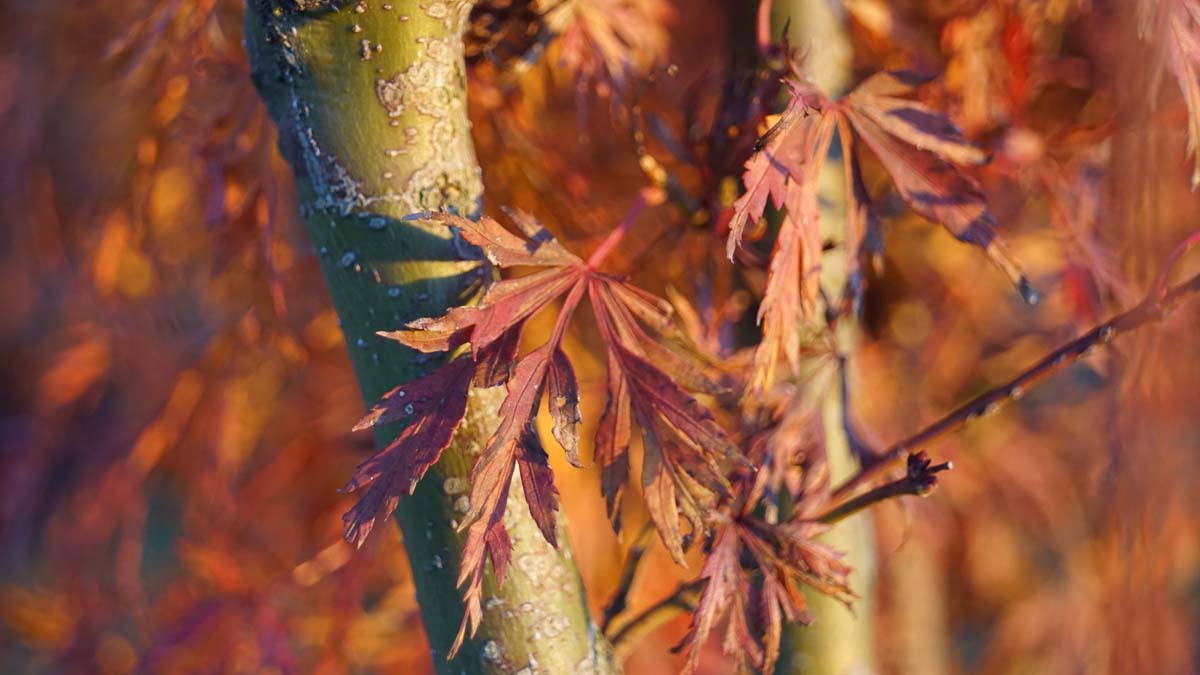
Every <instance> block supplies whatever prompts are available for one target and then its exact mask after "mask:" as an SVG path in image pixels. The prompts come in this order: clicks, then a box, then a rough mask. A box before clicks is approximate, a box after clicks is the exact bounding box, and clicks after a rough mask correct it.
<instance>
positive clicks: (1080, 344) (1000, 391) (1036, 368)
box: [832, 274, 1200, 500]
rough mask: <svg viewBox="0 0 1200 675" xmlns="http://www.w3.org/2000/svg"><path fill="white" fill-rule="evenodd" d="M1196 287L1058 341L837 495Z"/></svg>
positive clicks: (1199, 285)
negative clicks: (1022, 369) (1059, 343)
mask: <svg viewBox="0 0 1200 675" xmlns="http://www.w3.org/2000/svg"><path fill="white" fill-rule="evenodd" d="M1197 291H1200V274H1197V275H1196V276H1194V277H1192V278H1191V279H1189V280H1187V281H1185V282H1183V283H1181V284H1179V285H1177V286H1173V287H1171V288H1170V289H1169V290H1166V291H1165V292H1159V293H1155V294H1154V295H1156V296H1157V297H1149V298H1147V299H1146V300H1144V301H1142V303H1141V304H1139V305H1137V306H1136V307H1134V308H1133V309H1131V310H1129V311H1127V312H1125V313H1123V314H1118V315H1117V316H1115V317H1113V318H1112V319H1110V320H1108V321H1107V322H1105V323H1102V324H1100V325H1099V326H1096V327H1095V328H1093V329H1092V330H1090V331H1088V332H1087V333H1084V334H1083V335H1081V336H1080V337H1078V338H1076V339H1075V340H1073V341H1071V342H1069V343H1067V344H1065V345H1063V346H1062V347H1059V348H1058V349H1056V350H1054V351H1053V352H1051V353H1050V354H1049V355H1048V356H1046V357H1045V358H1043V359H1042V360H1041V361H1038V362H1037V363H1035V364H1034V365H1033V366H1032V367H1031V368H1029V369H1028V370H1026V371H1025V372H1023V373H1021V374H1020V375H1018V376H1016V377H1014V378H1013V379H1012V380H1009V381H1008V382H1006V383H1005V384H1002V385H1000V386H999V387H996V388H994V389H991V390H989V391H987V392H984V393H983V394H980V395H979V396H976V397H975V398H974V399H971V401H969V402H968V403H966V404H964V405H962V406H960V407H959V408H958V409H956V410H954V411H953V412H951V413H950V414H948V415H946V416H945V417H943V418H941V419H939V420H938V421H936V422H934V423H932V424H930V425H928V426H926V427H925V428H924V429H922V430H920V431H918V432H917V433H915V434H913V435H912V436H909V437H908V438H906V439H904V440H902V441H900V442H899V443H896V444H894V445H892V446H891V447H889V448H887V449H886V450H884V451H883V452H882V453H880V454H879V455H877V456H876V457H875V458H873V459H872V461H871V462H870V463H869V464H867V465H865V466H864V467H863V468H862V469H861V470H860V471H859V472H858V473H856V474H855V475H854V476H852V477H850V478H849V479H847V480H846V482H844V483H842V484H841V485H840V486H838V488H837V489H835V490H834V491H833V495H832V496H833V499H834V500H838V499H844V498H846V497H849V496H850V495H852V494H854V493H855V492H857V491H858V489H859V488H861V487H862V486H864V485H866V484H867V483H870V482H871V481H873V480H876V479H878V478H881V477H882V476H883V475H884V474H886V473H887V472H888V471H889V470H890V469H891V468H892V467H893V466H895V463H896V462H897V461H899V460H901V459H903V458H904V456H905V455H907V454H910V453H913V452H915V451H916V450H918V449H920V448H922V447H924V446H926V445H928V444H929V443H931V442H933V441H934V440H937V439H938V438H941V437H942V436H944V435H946V434H947V433H949V432H950V431H953V430H954V429H956V428H958V427H959V426H961V425H963V424H965V423H966V422H968V421H970V420H973V419H975V418H977V417H982V416H984V415H990V414H992V413H994V412H995V411H997V410H999V409H1000V407H1001V406H1003V405H1004V404H1006V403H1008V402H1009V401H1016V400H1018V399H1020V398H1021V397H1022V396H1024V394H1025V392H1027V391H1028V390H1029V387H1031V386H1033V385H1035V384H1037V383H1038V382H1040V381H1041V380H1043V379H1045V378H1046V377H1048V376H1050V375H1052V374H1054V373H1056V372H1058V371H1059V370H1062V369H1063V368H1065V367H1066V366H1068V365H1070V364H1072V363H1074V362H1075V361H1077V360H1079V358H1080V357H1082V356H1084V355H1086V354H1088V353H1090V352H1091V351H1092V349H1093V348H1095V347H1096V346H1097V345H1102V344H1107V343H1108V342H1110V341H1112V340H1113V338H1115V337H1117V336H1118V335H1122V334H1124V333H1127V332H1129V331H1132V330H1134V329H1136V328H1138V327H1140V326H1143V325H1145V324H1147V323H1150V322H1153V321H1159V320H1161V319H1162V318H1163V317H1165V316H1166V315H1167V313H1168V312H1170V310H1171V309H1173V308H1174V306H1175V305H1177V304H1179V302H1180V301H1181V300H1183V299H1184V298H1185V297H1186V296H1188V295H1189V294H1191V293H1195V292H1197Z"/></svg>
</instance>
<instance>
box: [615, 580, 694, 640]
mask: <svg viewBox="0 0 1200 675" xmlns="http://www.w3.org/2000/svg"><path fill="white" fill-rule="evenodd" d="M707 582H708V579H704V578H700V579H694V580H692V581H688V582H685V583H682V584H680V585H679V586H677V587H676V588H675V590H674V591H673V592H672V593H671V594H670V595H668V596H667V597H665V598H663V599H662V600H659V601H658V602H656V603H654V604H653V605H651V606H649V607H647V608H646V609H645V610H643V611H642V612H641V613H640V614H638V615H637V616H635V617H633V618H632V619H630V620H629V621H627V622H625V623H624V624H622V625H621V627H620V628H619V629H618V630H617V631H616V632H615V633H613V635H612V637H611V638H610V641H611V643H612V646H613V651H614V652H616V654H617V656H618V658H619V657H620V656H621V655H622V654H623V653H624V652H626V651H628V650H629V648H630V647H631V646H632V645H633V644H634V643H635V642H637V640H638V638H641V637H643V636H645V635H647V634H649V633H650V632H652V631H653V630H654V629H656V628H658V627H659V626H661V625H663V624H664V623H666V622H667V621H670V620H671V618H672V617H674V616H676V615H677V614H679V613H680V612H693V611H695V610H696V600H697V596H699V594H700V591H701V590H702V589H703V588H704V585H705V584H706V583H707Z"/></svg>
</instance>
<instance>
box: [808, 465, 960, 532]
mask: <svg viewBox="0 0 1200 675" xmlns="http://www.w3.org/2000/svg"><path fill="white" fill-rule="evenodd" d="M917 456H918V455H910V457H917ZM910 463H911V462H910ZM953 468H954V465H953V464H951V463H950V462H942V463H941V464H936V465H934V466H925V467H922V468H921V469H920V470H919V471H916V472H914V471H910V472H909V473H908V474H907V475H905V476H904V477H902V478H897V479H896V480H894V481H892V482H890V483H884V484H883V485H880V486H879V487H877V488H873V489H871V490H868V491H866V492H864V493H862V494H861V495H858V496H857V497H853V498H851V499H849V500H847V501H845V502H842V503H841V504H838V505H836V506H834V507H832V508H830V509H829V510H828V511H826V512H825V513H823V514H821V515H819V516H817V517H816V518H814V519H813V520H814V521H816V522H819V523H824V524H826V525H833V524H834V523H836V522H838V521H840V520H842V519H844V518H846V517H848V516H852V515H854V514H855V513H858V512H859V511H862V510H863V509H866V508H870V507H872V506H874V505H876V504H878V503H879V502H882V501H884V500H885V499H892V498H894V497H902V496H905V495H911V496H914V497H925V496H927V495H929V493H930V492H932V491H933V488H934V487H935V486H936V485H937V482H936V479H935V478H934V477H933V476H934V474H937V473H941V472H942V471H947V470H949V469H953Z"/></svg>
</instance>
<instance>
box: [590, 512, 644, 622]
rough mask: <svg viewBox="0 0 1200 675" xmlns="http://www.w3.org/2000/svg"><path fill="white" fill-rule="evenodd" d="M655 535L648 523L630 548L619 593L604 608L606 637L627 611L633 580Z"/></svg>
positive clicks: (622, 572)
mask: <svg viewBox="0 0 1200 675" xmlns="http://www.w3.org/2000/svg"><path fill="white" fill-rule="evenodd" d="M653 533H654V526H653V524H652V523H650V522H647V523H646V524H645V525H644V526H643V527H642V531H641V532H639V533H638V536H637V539H634V540H633V545H632V546H630V547H629V554H628V555H627V556H626V558H625V565H624V566H623V567H622V569H621V580H620V582H618V584H617V591H616V592H615V593H614V594H613V597H612V599H611V600H609V601H608V604H607V605H605V606H604V618H602V619H601V620H600V630H602V631H604V634H605V635H608V634H609V632H610V631H609V629H610V628H612V621H613V619H615V618H616V617H617V615H619V614H620V613H621V612H624V611H625V608H626V607H627V605H628V600H629V591H630V590H632V588H633V579H634V577H635V576H637V570H638V565H639V564H640V563H641V562H642V557H643V556H644V555H646V550H647V548H649V546H648V545H649V543H650V541H651V539H650V535H652V534H653Z"/></svg>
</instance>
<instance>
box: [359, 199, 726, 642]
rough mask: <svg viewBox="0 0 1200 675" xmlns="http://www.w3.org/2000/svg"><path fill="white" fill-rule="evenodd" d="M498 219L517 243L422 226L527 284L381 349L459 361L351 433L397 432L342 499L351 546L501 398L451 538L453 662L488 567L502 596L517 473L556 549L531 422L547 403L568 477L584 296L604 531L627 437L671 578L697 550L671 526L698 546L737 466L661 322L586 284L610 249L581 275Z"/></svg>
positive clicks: (547, 484)
mask: <svg viewBox="0 0 1200 675" xmlns="http://www.w3.org/2000/svg"><path fill="white" fill-rule="evenodd" d="M509 215H510V217H511V219H512V220H513V222H514V223H515V224H516V225H517V226H518V228H520V230H521V231H522V233H523V234H524V235H525V237H526V238H525V239H522V238H521V237H518V236H516V235H515V234H513V233H511V232H509V231H508V230H506V229H504V228H503V227H502V226H501V225H500V224H499V223H497V222H496V221H495V220H492V219H491V218H487V217H484V218H482V219H481V220H480V221H479V222H474V221H471V220H468V219H465V218H461V217H459V216H455V215H451V214H446V213H435V214H427V215H425V216H423V217H424V218H427V219H428V220H431V221H435V222H441V223H444V224H446V225H448V226H451V227H454V228H455V229H456V230H457V231H458V232H460V233H461V235H462V236H463V238H464V239H466V240H467V241H468V242H470V243H472V244H474V245H476V246H479V247H480V248H482V249H483V250H484V252H485V254H486V255H487V257H488V259H489V261H490V262H491V263H492V264H494V265H496V266H498V267H501V268H512V267H526V268H538V271H536V272H533V273H531V274H527V275H525V276H520V277H516V278H511V279H506V280H503V281H499V282H497V283H495V284H493V285H492V286H491V287H490V288H488V290H487V291H486V292H485V293H484V295H483V298H482V299H481V301H480V302H479V304H478V305H475V306H464V307H457V308H454V309H452V310H450V312H449V313H447V314H446V315H445V316H442V317H439V318H429V319H420V320H417V321H415V322H413V323H411V324H409V326H408V330H401V331H395V332H390V333H384V335H386V336H387V337H389V338H392V339H395V340H397V341H399V342H401V343H402V344H405V345H407V346H409V347H412V348H414V349H417V350H420V351H422V352H429V353H437V352H447V351H454V350H456V349H457V348H458V347H460V346H462V345H466V344H469V345H470V347H469V350H465V351H464V353H462V354H461V355H459V356H458V357H457V358H454V359H453V360H451V361H450V362H449V363H447V364H446V365H444V366H442V367H441V368H439V369H438V370H436V371H434V372H433V373H431V374H429V375H427V376H425V377H423V378H421V379H418V380H416V381H414V382H411V383H409V384H406V385H404V386H401V387H398V388H396V389H395V390H393V391H391V392H389V393H388V394H387V395H386V396H385V397H384V398H383V400H382V401H381V402H380V403H379V404H378V405H376V406H375V407H374V408H373V409H372V410H371V412H370V413H369V414H368V415H367V416H366V417H365V418H364V419H363V420H362V421H361V422H360V423H359V425H358V428H367V427H370V426H373V425H376V424H383V423H388V422H393V421H396V420H400V419H406V420H408V424H407V426H406V427H405V428H404V431H402V432H401V433H400V435H399V436H397V438H396V439H395V440H394V441H393V442H392V443H391V444H389V445H388V446H387V447H385V448H384V449H383V450H381V451H380V452H379V453H378V454H377V455H375V456H374V457H372V458H371V459H370V460H368V461H367V462H365V463H364V464H363V465H361V466H360V467H359V470H358V472H357V473H356V475H355V476H354V478H353V479H352V480H351V482H350V483H349V484H348V485H347V486H346V489H348V490H354V489H358V488H361V487H364V486H368V485H369V487H368V488H367V490H366V492H365V494H364V495H363V497H362V498H361V499H360V501H359V502H358V504H357V505H356V506H355V507H354V509H353V510H351V511H350V512H349V513H347V515H346V536H347V538H348V539H350V540H352V541H355V542H357V543H359V544H361V543H362V541H363V540H364V539H365V537H366V536H367V534H368V533H369V532H370V530H371V527H372V525H373V524H374V523H375V521H376V520H377V519H378V518H380V517H387V515H388V514H389V513H390V511H391V509H392V508H394V506H395V503H396V501H397V500H398V499H399V498H400V496H401V495H403V494H405V493H407V492H410V491H411V490H412V489H413V488H414V486H415V485H416V482H417V481H418V480H420V478H421V476H423V475H424V474H425V472H426V470H427V469H428V468H429V467H430V466H431V465H432V464H433V463H434V462H436V461H437V459H438V457H439V456H440V455H441V452H442V451H443V450H444V449H445V448H446V447H447V446H448V444H449V443H450V440H451V437H452V435H453V432H454V429H455V427H456V426H457V425H458V422H459V421H460V420H461V419H462V416H463V414H464V411H465V409H466V398H467V390H468V387H470V386H471V385H472V384H474V385H475V386H483V387H490V386H501V385H503V386H505V387H506V388H507V397H506V398H505V400H504V403H503V404H502V405H501V407H500V411H499V417H500V423H499V427H498V428H497V430H496V432H495V433H494V434H493V436H492V437H491V439H490V440H489V441H488V443H487V446H486V447H485V448H484V449H483V452H482V454H481V455H480V457H479V459H478V460H477V462H476V464H475V467H474V470H473V472H472V488H471V496H470V509H469V510H468V512H467V513H466V516H465V518H464V520H463V522H462V525H461V526H462V527H465V528H467V541H466V545H465V547H464V552H463V559H462V565H461V569H460V571H459V584H460V586H463V587H464V596H465V599H466V602H467V614H466V616H465V617H464V621H463V626H462V630H460V633H459V638H458V641H457V642H456V643H455V649H457V647H458V646H459V644H461V641H462V639H463V637H464V635H465V632H466V630H467V628H468V627H470V629H471V631H474V629H475V628H476V627H477V626H478V624H479V621H480V618H481V612H482V610H481V606H480V602H481V594H482V583H483V574H484V570H485V563H486V561H487V560H490V561H491V563H492V568H493V570H494V571H495V573H496V576H497V578H498V579H500V580H503V578H504V575H505V571H506V570H507V568H508V565H509V562H510V560H509V558H510V549H511V544H510V542H509V539H508V535H507V532H506V529H505V526H504V522H503V515H504V508H505V505H506V504H507V503H508V496H509V489H510V486H511V484H512V482H513V476H514V471H517V470H519V473H520V478H521V486H522V489H523V492H524V496H525V500H526V502H527V503H528V505H529V510H530V513H531V515H532V516H533V518H534V520H535V521H536V523H537V524H538V527H539V528H540V530H541V532H542V534H543V536H544V537H545V538H546V541H547V542H549V543H550V544H552V545H557V543H558V540H557V533H556V530H555V527H556V525H555V515H554V514H555V511H556V510H557V508H558V499H557V493H556V492H555V488H554V483H553V480H552V476H551V472H550V469H549V466H548V464H547V457H546V451H545V449H544V448H543V446H542V444H541V441H540V439H539V438H538V434H537V432H536V430H535V428H534V417H535V416H536V414H537V412H538V409H539V406H540V404H541V401H542V398H543V394H544V393H545V392H546V391H547V390H548V394H549V395H548V397H547V399H548V408H549V410H550V414H551V416H552V417H553V419H554V436H555V438H556V439H557V440H558V441H559V443H560V444H561V445H562V446H563V449H564V450H565V452H566V456H567V459H568V460H569V461H570V462H571V463H572V464H575V465H577V466H581V465H582V461H581V459H580V457H579V451H578V447H579V439H578V433H579V432H578V424H579V421H580V414H579V391H578V385H577V383H576V378H575V374H574V369H573V368H572V366H571V363H570V360H569V359H568V358H567V356H566V354H565V353H564V352H563V350H562V346H561V343H562V338H563V335H564V333H565V331H566V329H567V325H568V323H569V322H570V320H571V317H572V315H573V314H574V312H575V310H576V309H577V308H578V307H579V305H580V303H581V301H582V300H583V299H584V296H587V298H588V300H589V302H590V305H591V308H592V311H593V313H594V314H595V316H596V320H597V323H598V325H599V327H600V334H601V336H602V337H603V338H604V341H605V344H606V345H607V354H608V379H607V384H608V403H607V405H606V407H605V410H604V413H603V415H602V416H601V419H600V423H599V427H598V430H597V434H596V461H597V462H598V463H599V464H600V467H601V471H602V474H603V492H604V495H605V497H606V499H607V501H608V509H609V514H610V518H611V520H612V522H613V524H614V526H617V525H618V524H619V522H620V521H619V518H618V510H619V500H620V495H621V491H622V487H623V486H624V484H625V481H626V479H627V477H628V473H629V447H630V442H631V436H632V433H633V429H634V427H635V426H636V427H637V428H639V429H640V430H641V432H642V441H643V461H642V476H641V483H642V487H643V491H644V494H645V497H646V501H647V505H648V507H649V510H650V515H651V518H652V519H653V521H654V523H655V525H656V526H657V528H658V531H659V533H660V535H661V537H662V541H663V543H664V544H665V546H666V547H667V549H668V550H669V551H670V552H671V554H672V556H674V557H675V559H676V560H678V561H679V562H681V563H682V562H683V555H684V549H685V548H686V543H687V541H686V540H688V539H692V538H694V537H691V536H685V534H684V532H683V529H682V528H681V523H680V518H679V514H680V513H681V512H682V513H683V515H684V517H685V518H686V520H687V521H688V522H689V524H690V527H691V533H692V534H693V535H694V534H698V533H701V532H704V531H705V530H706V529H707V525H706V520H705V519H706V513H707V512H708V510H709V509H710V508H711V506H712V505H713V504H714V503H715V498H716V497H718V496H728V495H729V484H728V482H727V480H726V479H725V474H726V469H727V468H728V466H730V465H739V464H743V465H744V463H745V460H744V459H743V458H742V457H741V455H740V453H739V451H738V449H737V447H736V446H735V445H734V444H733V443H732V442H731V441H730V440H729V439H728V437H727V436H726V434H725V432H724V431H723V430H722V429H721V427H720V426H719V425H717V423H716V422H715V420H714V419H713V417H712V414H711V413H710V412H709V411H708V410H707V409H706V408H705V407H704V406H702V405H701V404H700V403H698V402H697V401H696V399H695V397H694V396H693V395H692V394H691V393H689V391H688V389H689V388H690V389H693V390H698V391H705V392H709V393H711V392H713V391H715V390H716V386H715V385H714V384H713V383H712V382H710V381H709V380H708V378H707V377H706V376H705V375H704V373H703V372H702V370H701V369H700V368H699V367H698V366H697V365H696V364H694V363H692V362H690V361H689V360H688V358H687V356H686V355H685V354H683V353H681V352H677V351H673V350H671V349H669V348H667V347H665V346H663V345H662V344H661V343H660V342H659V341H658V340H657V339H655V337H654V335H652V334H659V335H661V334H663V333H665V332H667V331H668V329H669V328H670V326H671V323H670V306H669V305H667V304H666V303H665V302H664V301H662V300H660V299H659V298H656V297H654V296H652V295H649V294H647V293H645V292H644V291H642V290H640V289H638V288H637V287H635V286H633V285H630V284H629V283H627V282H625V281H624V280H622V279H620V278H617V277H614V276H612V275H609V274H606V273H604V272H601V271H599V270H598V269H597V268H598V265H599V264H600V263H601V262H602V260H603V257H604V254H605V252H606V251H607V250H610V248H611V247H610V246H604V245H602V246H601V248H600V249H598V250H597V252H596V254H594V255H593V256H592V258H591V259H590V260H588V261H586V262H585V261H584V260H582V259H580V258H578V257H577V256H575V255H574V254H572V253H570V252H569V251H567V250H566V249H565V248H563V247H562V246H561V245H560V244H559V243H558V242H557V241H555V240H554V239H553V237H551V236H550V234H549V233H548V232H547V231H546V230H545V229H544V228H543V227H541V226H540V225H539V224H538V223H537V222H536V221H534V220H533V218H531V217H530V216H528V215H527V214H524V213H522V212H519V211H515V210H514V211H510V212H509ZM622 231H623V230H617V232H618V233H620V232H622ZM614 241H615V240H614ZM560 299H561V301H562V304H561V306H560V308H559V310H558V318H557V321H556V323H555V326H554V330H553V332H552V333H551V335H550V337H549V339H548V340H547V341H546V342H545V343H544V344H542V345H540V346H539V347H537V348H536V349H534V350H532V351H531V352H529V353H528V354H526V355H524V356H521V357H520V358H518V348H519V345H520V341H521V334H522V332H523V329H524V327H525V323H526V321H527V320H528V319H529V318H530V317H531V316H533V315H534V314H536V313H537V312H539V311H540V310H542V309H544V308H546V307H547V306H548V305H550V304H551V303H553V302H555V301H556V300H560ZM668 373H670V374H668Z"/></svg>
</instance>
